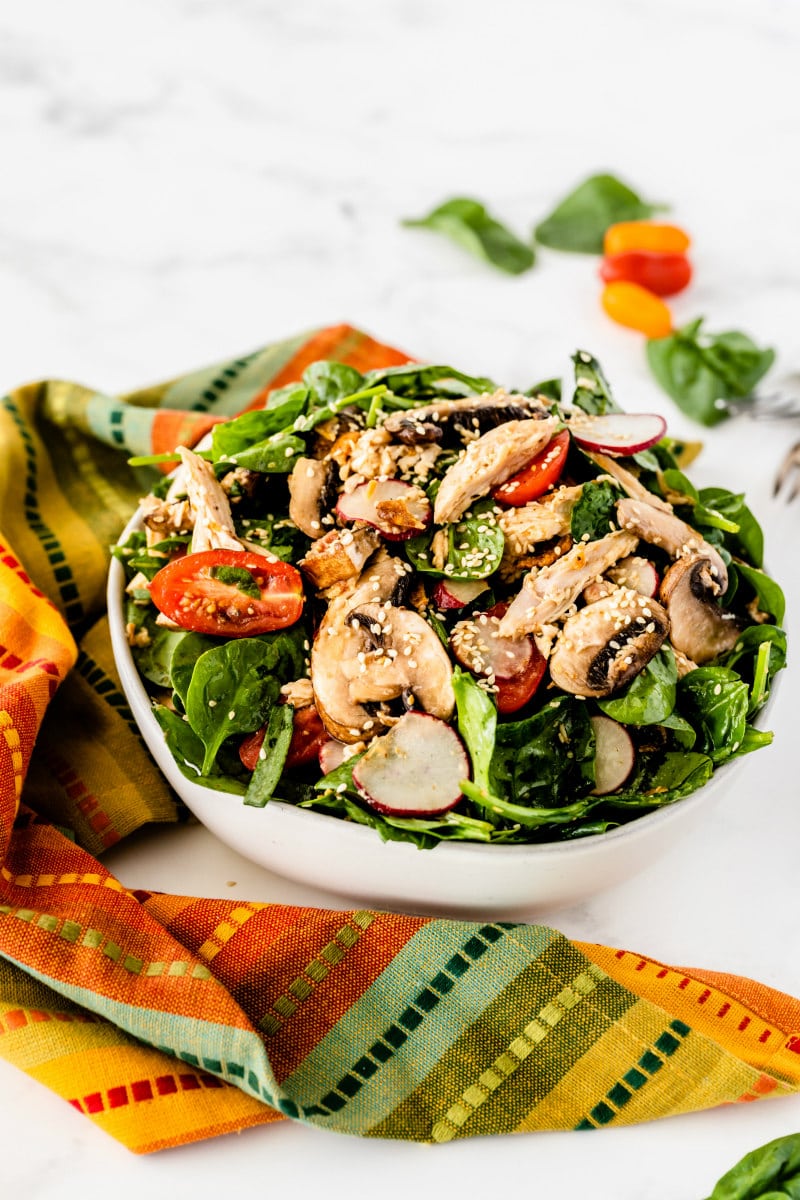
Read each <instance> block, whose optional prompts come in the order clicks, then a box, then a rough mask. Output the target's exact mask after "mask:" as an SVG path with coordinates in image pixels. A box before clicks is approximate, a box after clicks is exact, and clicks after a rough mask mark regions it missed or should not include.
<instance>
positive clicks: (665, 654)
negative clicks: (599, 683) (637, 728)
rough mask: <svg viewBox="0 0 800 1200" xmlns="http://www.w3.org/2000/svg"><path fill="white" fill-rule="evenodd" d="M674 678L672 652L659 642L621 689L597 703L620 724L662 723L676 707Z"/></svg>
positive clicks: (675, 683)
mask: <svg viewBox="0 0 800 1200" xmlns="http://www.w3.org/2000/svg"><path fill="white" fill-rule="evenodd" d="M677 682H678V668H677V667H676V665H675V655H674V654H673V653H672V651H671V650H670V648H669V646H662V647H661V649H660V650H659V652H658V654H656V655H655V656H654V657H653V658H651V659H650V662H649V663H648V664H647V666H646V667H645V668H644V670H642V671H640V672H639V674H638V675H637V676H636V677H635V678H634V679H633V680H632V681H631V683H630V684H629V685H628V687H627V688H626V689H625V690H624V691H623V692H620V693H619V695H617V696H613V697H611V698H610V699H608V700H598V701H597V704H598V707H599V708H600V709H602V711H603V712H604V713H605V714H606V716H608V717H613V718H614V720H615V721H619V722H620V723H621V724H623V725H663V724H664V723H665V722H666V720H667V718H668V717H669V716H670V714H671V713H672V710H673V709H674V707H675V695H676V689H677Z"/></svg>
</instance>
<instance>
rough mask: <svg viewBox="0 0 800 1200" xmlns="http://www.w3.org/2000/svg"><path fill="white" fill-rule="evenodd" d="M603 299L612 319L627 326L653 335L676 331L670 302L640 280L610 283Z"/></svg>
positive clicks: (604, 306) (655, 336)
mask: <svg viewBox="0 0 800 1200" xmlns="http://www.w3.org/2000/svg"><path fill="white" fill-rule="evenodd" d="M601 302H602V305H603V308H604V309H605V311H606V313H607V314H608V316H609V317H611V320H612V321H616V322H617V324H618V325H624V326H625V327H626V329H636V330H637V331H638V332H639V333H643V334H644V335H645V336H646V337H649V338H661V337H666V336H667V335H668V334H669V333H671V332H672V314H671V313H670V311H669V308H668V307H667V305H666V304H665V303H664V301H663V300H662V299H660V297H659V296H655V295H654V294H653V293H652V292H648V290H647V288H643V287H640V285H639V284H638V283H629V282H628V281H627V280H617V281H616V282H615V283H607V284H606V286H605V287H604V288H603V295H602V297H601Z"/></svg>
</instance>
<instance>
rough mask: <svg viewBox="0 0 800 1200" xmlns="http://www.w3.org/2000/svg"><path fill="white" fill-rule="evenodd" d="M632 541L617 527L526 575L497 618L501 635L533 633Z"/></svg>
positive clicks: (560, 612) (562, 610) (631, 545)
mask: <svg viewBox="0 0 800 1200" xmlns="http://www.w3.org/2000/svg"><path fill="white" fill-rule="evenodd" d="M636 542H637V538H636V536H635V535H634V534H632V533H622V532H620V531H619V530H618V531H617V532H615V533H609V534H607V536H606V537H604V538H598V539H597V541H594V542H579V543H577V544H576V545H575V546H573V547H572V549H571V550H568V551H567V553H566V554H564V555H563V556H562V557H561V558H559V559H557V560H556V562H554V563H552V565H551V566H549V567H542V569H541V570H539V571H532V572H531V573H530V574H529V575H526V576H525V578H524V580H523V581H522V588H521V589H520V591H519V592H518V593H517V595H516V596H515V597H514V599H513V601H512V603H511V605H510V607H509V610H508V612H507V613H506V615H505V616H504V617H503V619H502V621H501V622H500V633H501V634H502V636H503V637H520V636H521V635H522V634H523V633H535V632H536V631H537V630H538V629H539V628H540V627H541V626H542V625H544V624H546V623H547V622H550V621H555V620H556V619H557V618H558V617H560V616H562V615H563V614H564V613H565V612H566V611H567V609H568V608H569V606H570V605H571V604H574V602H575V600H576V599H577V598H578V596H579V595H580V594H581V592H582V591H583V589H584V588H585V587H586V585H587V584H588V583H589V582H590V581H591V580H593V579H596V578H597V576H598V575H602V574H603V573H604V572H605V571H607V570H608V568H609V567H612V566H613V565H614V563H615V562H618V561H619V560H620V559H621V558H625V557H626V556H627V555H628V554H630V553H631V552H632V551H633V550H634V549H635V547H636Z"/></svg>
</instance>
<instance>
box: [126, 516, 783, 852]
mask: <svg viewBox="0 0 800 1200" xmlns="http://www.w3.org/2000/svg"><path fill="white" fill-rule="evenodd" d="M142 525H143V518H142V513H141V509H140V508H137V510H136V512H135V513H134V514H133V516H132V518H131V520H130V521H129V522H128V523H127V525H126V526H125V528H124V529H123V530H122V532H121V533H120V535H119V538H118V539H117V542H116V545H123V544H124V542H125V541H127V539H128V537H129V536H130V535H131V533H134V532H136V531H137V530H140V529H141V528H142ZM124 583H125V572H124V569H123V566H122V563H121V562H120V561H119V560H118V559H117V558H116V557H114V556H112V558H111V562H110V565H109V570H108V579H107V587H106V601H107V611H108V622H109V630H110V634H111V644H112V651H113V655H114V660H115V663H116V667H117V670H118V671H119V674H120V681H121V684H122V689H123V692H124V693H125V697H126V699H127V701H128V703H129V704H130V706H131V711H132V714H133V718H134V720H135V722H136V724H137V726H138V728H139V730H140V732H141V734H142V738H143V740H144V742H145V745H146V747H147V750H148V752H149V753H150V755H151V757H152V758H153V759H154V761H155V763H156V766H157V767H158V769H159V770H160V771H161V773H162V775H164V776H165V778H166V780H167V782H168V783H169V785H170V787H171V788H172V789H173V791H176V792H178V794H179V795H181V797H182V799H184V802H185V803H186V805H187V807H188V808H189V809H190V810H191V811H192V812H193V813H194V807H193V802H191V801H189V800H186V799H185V793H186V792H188V793H189V794H190V795H191V796H192V797H193V800H194V803H196V804H197V806H198V807H201V808H202V807H204V806H205V805H206V804H208V803H209V802H213V803H215V804H227V805H228V806H229V807H232V806H233V805H234V804H235V805H236V806H237V807H241V806H242V797H241V796H240V795H239V794H238V793H233V792H225V791H221V790H219V789H217V788H210V787H206V786H204V785H202V784H198V783H195V782H194V780H192V779H191V778H189V776H187V775H184V774H183V772H182V771H181V770H180V767H179V766H178V764H177V762H176V761H175V759H174V758H173V756H172V753H171V752H170V751H169V749H168V748H167V744H166V741H165V740H164V735H163V732H162V730H161V727H160V725H159V724H158V722H157V721H156V718H155V716H154V715H153V711H152V702H151V697H150V695H149V694H148V692H147V689H146V688H145V686H144V683H143V682H142V678H141V675H140V674H139V671H138V669H137V667H136V663H135V661H134V658H133V654H132V651H131V647H130V645H129V643H128V639H127V635H126V633H125V625H124V620H123V595H124V590H123V589H124ZM777 684H778V679H777V677H776V679H774V680H773V684H772V688H771V691H770V696H769V699H768V701H767V703H766V704H765V705H764V707H763V708H762V709H761V710H760V711H759V713H758V714H757V718H756V721H757V722H758V723H760V718H762V716H764V715H765V714H766V713H767V712H768V711H769V710H770V709H771V707H772V704H773V702H774V698H775V691H776V686H777ZM137 710H138V711H137ZM140 714H141V715H140ZM159 751H161V752H159ZM737 761H738V760H737V759H730V760H728V761H727V762H724V763H722V764H721V765H720V766H719V767H717V768H716V769H715V771H714V773H713V775H712V776H711V778H710V779H709V780H708V781H707V782H706V783H705V784H703V786H702V787H700V788H698V789H697V790H696V791H694V792H691V793H690V794H689V795H688V796H684V797H683V798H682V799H681V800H677V801H673V802H672V803H671V804H668V805H665V806H664V807H663V808H658V809H656V810H655V811H653V812H649V813H642V815H641V816H638V817H634V818H633V819H632V820H630V821H627V822H625V823H624V824H621V825H618V826H617V827H616V828H614V829H610V830H607V831H606V832H605V833H595V834H588V835H586V836H585V837H580V838H575V839H565V840H562V841H555V842H517V843H513V844H505V843H488V842H470V841H461V840H452V841H447V840H443V841H440V842H437V844H436V846H435V847H432V849H435V850H437V851H438V852H439V853H440V854H447V855H448V857H449V856H459V857H460V858H462V859H464V860H465V862H466V860H468V859H469V858H470V857H475V856H477V857H478V858H480V859H481V860H485V856H486V854H487V852H490V854H491V857H492V859H493V860H496V861H500V860H502V859H504V858H505V859H511V860H517V859H523V858H525V857H529V858H534V859H535V858H547V857H550V856H552V857H558V856H563V855H569V857H570V858H572V859H578V858H580V857H581V856H585V857H589V856H592V855H594V854H595V853H596V852H597V851H598V850H599V849H600V848H601V847H602V846H612V845H614V844H616V843H618V842H620V841H623V840H628V841H634V840H636V839H637V837H646V836H648V835H649V834H650V833H651V832H652V831H653V830H654V829H655V828H656V827H657V826H659V825H662V826H664V825H667V824H671V823H672V821H674V820H676V819H680V816H681V814H685V813H688V811H689V810H690V809H694V808H696V807H698V806H699V805H700V804H702V803H703V802H704V801H707V800H709V799H710V798H711V797H712V796H714V795H717V794H718V791H719V787H718V786H715V785H719V784H721V783H723V782H724V777H727V774H728V769H729V768H731V767H733V766H734V765H735V764H736V762H737ZM254 811H255V810H254ZM259 811H261V812H262V813H263V815H264V817H265V818H266V820H269V814H270V812H272V813H276V812H277V813H280V816H281V817H282V818H289V819H291V820H293V821H295V820H298V821H302V825H304V826H305V827H306V828H308V827H309V825H310V824H311V823H312V822H315V823H316V824H317V828H318V829H322V828H323V826H322V825H320V824H319V823H320V822H325V823H326V824H327V825H328V826H329V827H331V836H332V837H343V836H344V837H346V838H347V839H348V840H356V841H358V840H359V839H360V840H361V841H362V842H363V844H364V845H365V846H369V845H372V846H374V845H382V846H391V847H394V848H395V849H394V851H393V852H394V853H397V852H405V851H411V852H413V853H417V852H418V849H419V848H418V847H417V846H416V845H415V844H413V843H411V842H405V841H399V840H391V841H386V842H385V841H383V839H381V838H380V835H379V834H378V833H377V832H376V830H375V829H373V828H372V827H370V826H366V825H360V824H358V823H357V822H354V821H343V820H342V819H341V818H338V817H331V816H329V815H328V814H326V813H318V812H314V811H312V810H311V809H301V808H298V807H297V806H296V805H294V804H289V803H287V802H286V801H284V800H275V799H271V800H270V801H269V803H268V804H267V805H266V806H265V807H264V808H263V809H261V810H259ZM194 815H195V816H197V813H194ZM198 820H200V822H201V823H205V822H203V818H202V817H199V816H198ZM301 827H302V826H301ZM337 830H338V831H339V832H338V833H337ZM345 831H346V832H345ZM212 832H213V831H212ZM214 836H215V837H218V836H219V835H218V834H216V833H214ZM220 840H221V841H223V840H224V839H222V838H220Z"/></svg>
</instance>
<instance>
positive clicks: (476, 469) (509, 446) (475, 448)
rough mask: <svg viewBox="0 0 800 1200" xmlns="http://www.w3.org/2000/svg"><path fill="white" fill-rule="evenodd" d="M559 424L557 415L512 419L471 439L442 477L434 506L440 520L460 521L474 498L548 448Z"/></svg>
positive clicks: (437, 520) (435, 514)
mask: <svg viewBox="0 0 800 1200" xmlns="http://www.w3.org/2000/svg"><path fill="white" fill-rule="evenodd" d="M557 425H558V422H557V421H556V420H555V418H554V417H543V418H542V419H541V420H527V421H508V422H506V423H505V424H504V425H500V426H499V427H498V428H497V429H492V430H490V431H489V433H485V434H483V436H482V437H479V438H477V440H476V441H474V442H470V443H469V445H468V446H467V447H466V449H465V450H464V451H463V452H462V453H461V455H460V456H459V458H458V461H457V462H455V463H454V464H453V466H452V467H450V469H449V471H447V472H446V473H445V476H444V478H443V479H442V482H441V485H440V487H439V491H438V494H437V496H436V502H435V504H434V509H433V519H434V521H435V522H436V524H437V525H445V524H447V523H448V522H452V521H457V520H458V518H459V517H460V516H462V514H463V513H465V512H466V510H467V509H468V508H469V506H470V504H472V502H473V500H477V499H478V497H479V496H485V495H486V493H487V492H489V491H491V489H492V488H493V487H495V486H496V485H498V484H500V483H505V481H506V480H507V479H510V478H511V476H512V475H515V474H516V472H517V471H519V470H521V469H522V467H524V466H526V465H527V464H528V463H529V462H530V461H531V459H532V458H534V457H535V456H536V455H537V454H538V453H539V451H540V450H543V449H544V448H545V446H546V445H547V443H548V442H549V441H550V439H551V438H552V436H553V434H554V433H555V430H556V428H557Z"/></svg>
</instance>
